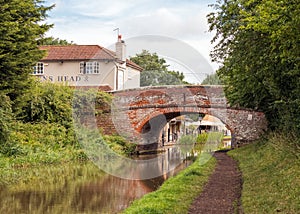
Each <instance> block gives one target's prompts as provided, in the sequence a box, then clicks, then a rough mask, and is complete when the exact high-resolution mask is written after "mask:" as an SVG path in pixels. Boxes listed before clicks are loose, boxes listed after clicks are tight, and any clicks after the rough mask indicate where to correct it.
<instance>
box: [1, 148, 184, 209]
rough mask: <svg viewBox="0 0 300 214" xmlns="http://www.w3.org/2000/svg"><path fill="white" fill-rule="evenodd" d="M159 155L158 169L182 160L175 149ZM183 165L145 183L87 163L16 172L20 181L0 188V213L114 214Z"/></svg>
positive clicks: (155, 186) (157, 185)
mask: <svg viewBox="0 0 300 214" xmlns="http://www.w3.org/2000/svg"><path fill="white" fill-rule="evenodd" d="M160 156H161V157H162V158H161V160H162V162H160V163H157V164H158V165H160V167H161V169H162V168H168V167H169V168H172V167H173V166H175V165H176V166H178V161H179V160H181V161H183V157H184V155H182V154H181V153H180V152H179V151H176V149H175V150H174V149H172V150H171V149H169V150H168V151H167V152H166V153H165V154H162V155H160ZM140 158H141V157H140ZM143 158H146V159H152V158H153V156H147V157H143ZM185 165H186V164H181V165H179V166H178V167H176V168H175V170H173V171H171V172H170V173H168V174H164V175H163V176H160V177H157V178H153V179H148V180H126V179H121V178H117V177H114V176H111V175H108V174H104V173H103V172H101V171H100V170H99V169H98V168H97V167H95V166H94V165H92V164H91V163H85V164H79V163H78V164H64V165H53V166H47V167H39V168H35V169H32V168H30V169H18V170H23V172H24V177H23V178H22V180H20V182H19V183H18V184H17V185H11V186H8V187H1V188H0V190H1V192H0V201H1V204H0V213H30V214H32V213H118V212H120V211H121V210H123V209H124V208H126V207H127V206H128V205H129V204H130V203H131V202H132V201H133V200H135V199H137V198H140V197H142V196H143V195H144V194H146V193H148V192H151V191H153V190H156V189H157V188H158V187H159V186H160V185H161V184H162V183H163V181H164V180H166V179H167V178H168V177H170V176H172V175H174V174H175V173H176V172H177V171H179V170H181V169H182V168H184V167H185ZM139 170H142V171H141V172H137V173H145V172H144V171H145V170H147V167H145V168H142V169H139ZM163 171H164V170H163Z"/></svg>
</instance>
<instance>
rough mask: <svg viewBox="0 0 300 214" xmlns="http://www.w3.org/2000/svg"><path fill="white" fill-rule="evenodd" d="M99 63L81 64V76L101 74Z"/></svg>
mask: <svg viewBox="0 0 300 214" xmlns="http://www.w3.org/2000/svg"><path fill="white" fill-rule="evenodd" d="M99 68H100V64H99V62H80V73H81V74H99V73H100V71H99V70H100V69H99Z"/></svg>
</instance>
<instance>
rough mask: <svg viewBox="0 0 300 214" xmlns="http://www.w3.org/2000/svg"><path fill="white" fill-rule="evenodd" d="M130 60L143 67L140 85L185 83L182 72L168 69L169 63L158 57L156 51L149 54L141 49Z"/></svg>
mask: <svg viewBox="0 0 300 214" xmlns="http://www.w3.org/2000/svg"><path fill="white" fill-rule="evenodd" d="M130 60H131V61H133V62H134V63H136V64H138V65H139V66H141V67H142V68H144V70H143V72H142V73H141V80H140V85H141V86H155V85H181V84H187V82H185V81H184V75H183V73H180V72H179V71H170V70H168V67H169V65H167V64H166V60H165V59H163V58H159V57H158V55H157V54H156V53H153V54H151V53H150V52H149V51H146V50H143V51H142V52H141V53H140V54H136V56H134V57H131V58H130Z"/></svg>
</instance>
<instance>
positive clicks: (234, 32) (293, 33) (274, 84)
mask: <svg viewBox="0 0 300 214" xmlns="http://www.w3.org/2000/svg"><path fill="white" fill-rule="evenodd" d="M213 6H214V8H215V10H216V11H215V12H213V13H211V14H209V15H208V22H209V24H210V30H211V31H214V32H216V34H215V37H214V38H213V40H212V42H215V43H216V45H215V47H214V50H213V51H212V53H211V56H212V59H213V60H214V61H217V62H220V63H222V67H221V68H220V69H219V70H218V71H217V73H218V75H219V77H220V78H221V80H222V81H223V83H224V84H225V93H226V95H227V98H228V100H229V102H230V103H231V104H232V105H236V106H241V107H248V108H253V109H257V110H262V111H264V112H265V114H266V116H267V118H268V120H269V123H270V126H271V127H273V128H280V129H288V130H290V129H291V128H295V129H297V130H299V128H300V119H299V118H300V113H299V112H300V70H299V66H300V60H299V56H300V27H299V26H300V16H299V13H300V4H299V2H298V1H295V0H292V1H290V0H281V1H277V0H266V1H259V0H231V1H220V0H219V1H217V4H215V5H213Z"/></svg>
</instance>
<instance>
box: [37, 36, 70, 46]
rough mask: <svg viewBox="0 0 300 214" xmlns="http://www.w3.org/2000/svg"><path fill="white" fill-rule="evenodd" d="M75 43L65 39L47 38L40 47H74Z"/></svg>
mask: <svg viewBox="0 0 300 214" xmlns="http://www.w3.org/2000/svg"><path fill="white" fill-rule="evenodd" d="M74 44H75V43H74V42H73V41H71V42H69V41H67V40H65V39H59V38H54V37H52V36H51V37H47V38H45V39H43V40H41V42H40V45H74Z"/></svg>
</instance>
